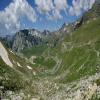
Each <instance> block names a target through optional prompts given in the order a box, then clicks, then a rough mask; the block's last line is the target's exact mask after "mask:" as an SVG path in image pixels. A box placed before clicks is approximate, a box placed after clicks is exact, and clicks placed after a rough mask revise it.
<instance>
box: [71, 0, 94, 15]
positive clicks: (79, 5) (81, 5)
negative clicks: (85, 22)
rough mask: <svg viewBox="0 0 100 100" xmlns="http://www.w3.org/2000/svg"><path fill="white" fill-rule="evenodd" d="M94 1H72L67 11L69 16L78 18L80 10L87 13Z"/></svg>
mask: <svg viewBox="0 0 100 100" xmlns="http://www.w3.org/2000/svg"><path fill="white" fill-rule="evenodd" d="M94 2H95V0H73V1H72V6H71V7H70V9H69V13H70V14H71V15H76V16H79V15H81V13H82V10H85V11H87V10H88V9H91V8H92V6H93V4H94Z"/></svg>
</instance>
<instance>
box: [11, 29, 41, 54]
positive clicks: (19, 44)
mask: <svg viewBox="0 0 100 100" xmlns="http://www.w3.org/2000/svg"><path fill="white" fill-rule="evenodd" d="M41 43H42V38H41V36H39V33H38V32H36V31H35V30H21V31H19V32H18V33H16V34H15V36H14V38H13V44H12V50H13V51H16V52H20V51H21V50H23V49H24V48H31V47H32V46H35V45H39V44H41Z"/></svg>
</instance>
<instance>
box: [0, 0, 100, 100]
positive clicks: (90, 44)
mask: <svg viewBox="0 0 100 100" xmlns="http://www.w3.org/2000/svg"><path fill="white" fill-rule="evenodd" d="M0 99H1V100H4V99H7V100H100V1H99V0H96V2H95V4H94V5H93V7H92V9H90V10H88V11H87V12H85V13H84V14H83V16H82V17H80V18H79V19H78V20H77V21H75V22H73V23H70V24H66V23H65V24H64V25H63V26H62V27H61V28H60V29H59V30H58V31H55V32H50V31H48V30H45V31H44V32H40V31H38V30H35V29H24V30H20V31H19V32H16V34H14V35H13V36H6V37H1V38H0Z"/></svg>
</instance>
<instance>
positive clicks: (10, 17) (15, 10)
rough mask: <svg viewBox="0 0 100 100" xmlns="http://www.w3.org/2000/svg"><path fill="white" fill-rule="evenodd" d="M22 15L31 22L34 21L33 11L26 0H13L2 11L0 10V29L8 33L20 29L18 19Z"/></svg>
mask: <svg viewBox="0 0 100 100" xmlns="http://www.w3.org/2000/svg"><path fill="white" fill-rule="evenodd" d="M23 16H26V18H27V19H28V20H30V21H32V22H35V21H36V14H35V11H34V9H33V8H32V7H31V6H30V5H29V4H28V2H27V1H26V0H13V2H12V3H10V4H9V5H8V6H7V7H6V8H5V9H4V10H3V11H0V29H1V31H2V32H3V31H4V32H8V33H9V32H14V31H16V30H17V29H20V27H21V25H20V19H21V17H23ZM2 28H3V29H2Z"/></svg>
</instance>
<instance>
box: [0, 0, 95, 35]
mask: <svg viewBox="0 0 100 100" xmlns="http://www.w3.org/2000/svg"><path fill="white" fill-rule="evenodd" d="M87 1H88V2H87ZM94 1H95V0H0V29H1V30H0V33H3V34H7V33H10V32H11V33H13V32H15V31H18V30H20V29H24V28H35V29H38V30H42V31H43V30H44V29H46V30H50V31H54V30H57V29H59V28H60V27H61V26H62V25H63V24H64V23H70V22H73V21H75V20H76V19H77V18H79V17H80V16H81V15H82V13H83V11H86V10H88V9H89V8H90V7H91V5H92V4H93V3H94ZM21 6H22V7H21Z"/></svg>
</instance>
